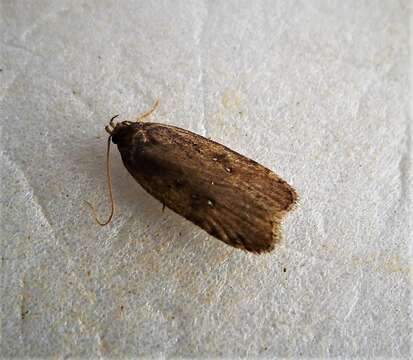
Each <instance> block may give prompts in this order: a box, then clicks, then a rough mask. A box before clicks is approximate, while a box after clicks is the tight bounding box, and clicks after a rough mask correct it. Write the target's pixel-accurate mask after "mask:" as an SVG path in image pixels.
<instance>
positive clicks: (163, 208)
mask: <svg viewBox="0 0 413 360" xmlns="http://www.w3.org/2000/svg"><path fill="white" fill-rule="evenodd" d="M165 206H166V205H165V204H162V212H164V211H165Z"/></svg>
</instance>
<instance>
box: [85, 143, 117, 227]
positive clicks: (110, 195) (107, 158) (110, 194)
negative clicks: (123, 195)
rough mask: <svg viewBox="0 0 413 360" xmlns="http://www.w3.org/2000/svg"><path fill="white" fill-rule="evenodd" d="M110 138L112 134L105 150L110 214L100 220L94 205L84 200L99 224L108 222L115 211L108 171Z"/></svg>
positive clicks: (110, 177)
mask: <svg viewBox="0 0 413 360" xmlns="http://www.w3.org/2000/svg"><path fill="white" fill-rule="evenodd" d="M111 140H112V136H109V137H108V147H107V151H106V176H107V179H108V189H109V199H110V207H111V210H110V215H109V217H108V219H107V220H106V221H100V220H99V219H98V217H97V214H96V209H95V207H94V206H93V205H92V204H91V203H90V202H89V201H85V202H86V204H88V205H89V206H90V208H91V209H92V212H93V217H94V218H95V221H96V223H98V224H99V225H100V226H105V225H107V224H109V223H110V221H111V220H112V217H113V214H114V213H115V202H114V201H113V194H112V175H111V173H110V156H109V154H110V141H111Z"/></svg>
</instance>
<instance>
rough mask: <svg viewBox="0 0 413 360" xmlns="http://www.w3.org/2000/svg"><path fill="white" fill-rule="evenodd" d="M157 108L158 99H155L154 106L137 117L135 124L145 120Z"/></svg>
mask: <svg viewBox="0 0 413 360" xmlns="http://www.w3.org/2000/svg"><path fill="white" fill-rule="evenodd" d="M158 106H159V99H157V100H156V101H155V102H154V104H153V105H152V107H151V109H150V110H148V111H146V112H144V113H143V114H141V115H139V116H138V118H137V119H136V122H139V121H142V119H144V118H146V117H147V116H149V115H150V114H152V113H153V112H154V111H155V110H156V108H157V107H158Z"/></svg>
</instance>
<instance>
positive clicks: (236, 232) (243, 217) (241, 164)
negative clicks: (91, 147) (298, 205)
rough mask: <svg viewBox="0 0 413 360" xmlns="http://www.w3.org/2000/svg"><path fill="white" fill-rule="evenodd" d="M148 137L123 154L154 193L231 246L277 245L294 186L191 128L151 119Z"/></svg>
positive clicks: (292, 201)
mask: <svg viewBox="0 0 413 360" xmlns="http://www.w3.org/2000/svg"><path fill="white" fill-rule="evenodd" d="M144 137H145V144H144V146H143V145H142V144H139V146H135V148H136V149H135V150H133V151H130V152H129V154H130V156H129V160H127V159H125V157H124V156H123V154H122V158H123V160H124V163H125V165H126V167H127V168H128V170H129V171H130V172H131V173H132V175H133V176H134V177H135V178H136V180H138V181H139V183H140V184H141V185H142V186H143V187H144V188H145V189H146V190H147V191H148V192H149V193H151V194H152V195H153V196H154V197H156V198H158V199H159V200H160V201H161V202H162V203H163V204H165V205H166V206H168V207H169V208H171V209H172V210H174V211H175V212H177V213H178V214H180V215H182V216H184V217H185V218H187V219H188V220H190V221H192V222H193V223H195V224H197V225H198V226H200V227H201V228H203V229H204V230H206V231H207V232H208V233H210V234H211V235H213V236H215V237H216V238H218V239H220V240H222V241H224V242H225V243H227V244H229V245H232V246H234V247H237V248H242V249H245V250H248V251H252V252H256V253H261V252H265V251H271V250H272V249H273V248H274V245H275V244H276V243H277V242H278V241H279V240H280V237H281V235H280V234H281V232H280V225H281V220H282V218H283V216H284V215H285V213H286V212H287V211H289V210H290V209H291V208H292V206H294V204H295V202H296V200H297V194H296V192H295V191H294V189H293V188H292V187H291V186H289V185H288V184H287V183H286V182H285V181H283V180H281V179H280V178H279V177H278V176H277V175H276V174H275V173H273V172H271V171H270V170H269V169H267V168H265V167H263V166H262V165H260V164H258V163H256V162H255V161H252V160H250V159H248V158H246V157H244V156H242V155H240V154H238V153H236V152H234V151H232V150H230V149H228V148H226V147H225V146H223V145H221V144H218V143H216V142H213V141H211V140H208V139H206V138H204V137H202V136H199V135H196V134H194V133H191V132H189V131H186V130H183V129H179V128H176V127H172V126H167V125H162V124H155V123H146V124H145V134H144ZM125 160H126V161H125Z"/></svg>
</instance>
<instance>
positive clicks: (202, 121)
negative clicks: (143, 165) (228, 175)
mask: <svg viewBox="0 0 413 360" xmlns="http://www.w3.org/2000/svg"><path fill="white" fill-rule="evenodd" d="M0 4H1V8H0V14H1V22H0V34H1V45H0V49H1V51H0V65H1V66H0V68H1V69H2V70H1V72H0V118H1V121H2V134H1V147H2V149H1V160H0V161H1V211H2V212H1V218H2V220H1V276H2V278H1V291H2V294H1V303H2V321H1V335H2V339H1V356H2V357H23V356H30V357H43V356H49V357H56V356H57V357H59V358H63V357H85V358H86V357H90V356H102V357H105V358H108V357H117V356H126V357H129V356H136V355H147V356H167V357H171V356H177V357H182V356H187V357H206V356H213V357H215V356H225V357H235V356H241V357H245V356H262V357H264V356H266V357H272V358H273V357H275V356H278V357H287V356H288V357H306V358H309V357H333V356H344V357H350V356H357V357H362V356H363V357H365V356H367V357H376V356H382V357H386V358H387V357H396V358H408V357H409V356H411V334H412V333H411V316H410V312H409V309H410V288H411V264H410V263H409V258H410V257H411V247H410V242H411V234H410V231H409V230H411V229H409V227H408V225H409V222H408V220H409V215H410V216H411V215H412V214H411V212H410V213H409V196H410V194H411V189H412V188H411V177H409V176H410V173H411V157H410V155H411V137H410V136H411V133H410V131H411V127H410V117H409V108H408V100H409V92H408V74H409V57H408V54H409V33H408V28H409V11H410V9H409V1H407V0H400V1H396V0H394V1H391V0H388V1H387V0H386V1H383V0H376V1H373V0H372V1H358V0H351V1H342V0H335V1H324V0H320V1H304V0H301V1H221V2H219V1H109V0H105V1H102V0H94V1H80V0H67V1H66V0H60V1H40V0H33V1H25V0H18V1H14V0H13V1H12V0H1V1H0ZM156 98H160V100H161V106H160V108H159V110H158V111H157V112H156V113H155V115H154V116H153V118H152V120H153V121H159V122H165V123H168V124H174V125H177V126H180V127H184V128H187V129H190V130H193V131H195V132H197V133H199V134H202V135H204V136H208V137H211V138H212V139H214V140H217V141H219V142H222V143H224V144H225V145H228V146H230V147H232V148H233V149H235V150H237V151H239V152H241V153H243V154H245V155H247V156H249V157H251V158H253V159H255V160H257V161H259V162H261V163H262V164H264V165H266V166H268V167H270V168H271V169H273V170H274V171H276V172H277V173H279V174H280V175H281V176H282V177H283V178H284V179H285V180H287V181H288V182H290V183H291V184H292V185H294V186H295V187H296V188H297V190H298V192H299V194H300V197H301V201H300V206H299V208H298V209H297V210H296V211H295V212H294V213H292V214H291V215H290V216H288V218H287V219H286V221H285V223H284V234H285V236H284V241H283V243H282V245H281V246H280V247H279V248H278V249H277V250H276V251H274V252H273V253H272V254H270V255H267V256H252V255H249V254H246V253H243V252H241V251H237V250H234V249H232V248H230V247H228V246H226V245H225V244H223V243H221V242H219V241H216V240H214V239H213V238H211V237H210V236H208V235H207V234H206V233H204V232H203V231H201V230H200V229H198V228H197V227H195V226H193V225H192V224H190V223H188V222H187V221H185V220H184V219H182V218H180V217H179V216H177V215H175V214H174V213H172V212H171V211H169V210H166V211H165V212H164V213H163V212H162V211H161V208H162V206H161V204H160V203H158V202H157V201H156V200H154V199H153V198H151V197H150V196H149V195H147V194H146V193H145V192H144V191H143V190H142V189H141V188H140V187H139V185H137V184H136V183H135V182H134V180H133V179H132V178H131V176H130V175H129V174H128V173H127V171H126V170H125V168H124V167H123V165H122V164H121V160H120V157H119V154H118V152H117V150H116V148H115V147H114V148H113V150H114V151H113V152H112V159H113V188H114V194H115V198H116V202H117V214H116V217H115V220H114V222H113V223H112V224H111V225H110V226H107V227H105V228H100V227H98V226H96V225H95V224H94V222H93V220H92V218H91V216H90V213H89V211H88V209H87V208H86V207H85V205H84V203H83V200H90V201H92V202H94V203H96V204H98V206H99V211H100V213H102V214H105V212H107V211H108V201H107V190H106V180H105V163H104V161H105V143H106V134H105V132H104V129H103V128H104V126H105V124H106V123H107V121H108V119H109V118H110V117H111V116H112V115H114V114H118V113H119V114H121V119H131V118H132V117H134V116H136V115H137V114H139V113H140V112H143V111H145V110H147V109H148V108H149V107H150V105H151V104H152V103H153V101H154V100H155V99H156Z"/></svg>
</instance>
